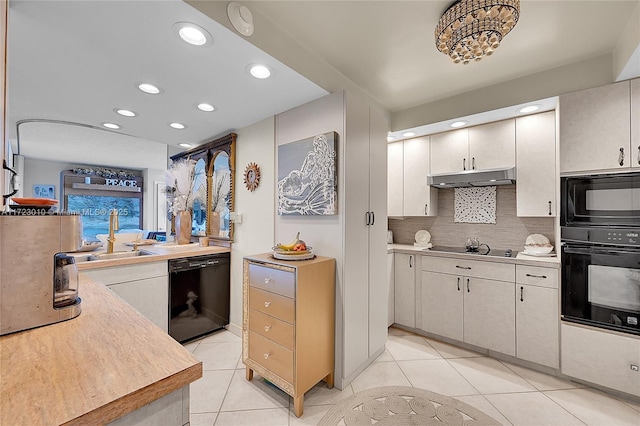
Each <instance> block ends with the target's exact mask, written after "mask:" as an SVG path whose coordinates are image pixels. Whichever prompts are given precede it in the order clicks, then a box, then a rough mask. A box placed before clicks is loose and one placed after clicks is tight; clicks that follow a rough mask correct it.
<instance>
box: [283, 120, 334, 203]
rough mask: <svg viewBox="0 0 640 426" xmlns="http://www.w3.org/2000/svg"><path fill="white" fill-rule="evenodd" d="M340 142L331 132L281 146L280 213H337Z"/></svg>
mask: <svg viewBox="0 0 640 426" xmlns="http://www.w3.org/2000/svg"><path fill="white" fill-rule="evenodd" d="M337 144H338V134H337V133H336V132H328V133H323V134H321V135H317V136H314V137H311V138H307V139H303V140H299V141H295V142H291V143H288V144H284V145H280V146H278V189H277V191H278V214H280V215H334V214H337V213H338V206H337V185H338V181H337V179H336V152H337Z"/></svg>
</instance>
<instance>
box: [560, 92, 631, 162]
mask: <svg viewBox="0 0 640 426" xmlns="http://www.w3.org/2000/svg"><path fill="white" fill-rule="evenodd" d="M559 109H560V112H559V113H560V173H566V174H568V173H574V172H580V173H583V172H590V171H599V170H613V171H618V170H621V169H625V168H626V169H628V168H629V165H630V158H632V157H633V155H632V154H631V153H630V152H629V147H630V146H631V142H630V132H629V129H630V127H631V122H630V121H631V103H630V102H629V82H628V81H622V82H620V83H615V84H609V85H607V86H602V87H595V88H593V89H588V90H581V91H579V92H574V93H568V94H566V95H562V96H560V101H559ZM621 150H623V152H624V161H622V165H621V164H620V161H621Z"/></svg>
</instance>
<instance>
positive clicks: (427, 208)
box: [424, 154, 640, 216]
mask: <svg viewBox="0 0 640 426" xmlns="http://www.w3.org/2000/svg"><path fill="white" fill-rule="evenodd" d="M638 158H640V154H638ZM639 162H640V161H639ZM428 214H429V205H428V204H425V205H424V215H425V216H427V215H428Z"/></svg>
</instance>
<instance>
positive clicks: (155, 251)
mask: <svg viewBox="0 0 640 426" xmlns="http://www.w3.org/2000/svg"><path fill="white" fill-rule="evenodd" d="M138 250H139V251H141V252H146V253H148V254H145V255H144V256H134V257H123V258H114V259H104V260H92V261H89V262H83V261H82V258H85V257H87V256H92V255H101V254H103V253H106V250H104V249H102V250H96V251H92V252H84V253H69V254H71V255H73V256H75V257H76V265H77V267H78V271H83V270H86V269H97V268H106V267H110V266H121V265H134V264H137V263H145V262H157V261H159V260H168V259H177V258H180V257H191V256H203V255H207V254H215V253H231V249H230V248H229V247H222V246H208V247H199V246H198V243H195V244H184V245H174V244H168V245H164V244H156V245H150V246H139V247H138Z"/></svg>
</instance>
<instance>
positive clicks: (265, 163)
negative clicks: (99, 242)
mask: <svg viewBox="0 0 640 426" xmlns="http://www.w3.org/2000/svg"><path fill="white" fill-rule="evenodd" d="M274 122H275V120H274V117H270V118H268V119H265V120H263V121H260V122H258V123H255V124H253V125H251V126H248V127H245V128H243V129H240V130H238V131H236V132H235V133H236V134H237V135H238V137H237V140H236V172H235V179H236V182H235V194H234V197H235V198H234V204H235V206H234V207H235V211H236V212H237V213H240V214H242V223H239V224H238V223H236V224H235V225H234V231H233V232H234V238H233V239H234V241H233V244H232V246H231V307H230V308H231V311H230V318H229V322H230V323H231V325H230V330H231V331H233V332H234V333H236V334H238V335H239V334H240V333H241V330H242V258H243V257H244V256H248V255H253V254H258V253H265V252H268V251H271V247H272V246H273V244H274V210H273V204H274V200H275V196H274V190H275V183H274V182H275V159H274V131H275V129H274V126H275V124H274ZM249 163H256V164H257V165H258V166H259V167H260V175H261V176H260V185H259V186H258V187H257V188H256V189H255V191H253V192H250V191H249V190H247V188H246V187H245V185H244V181H243V176H244V169H245V168H246V167H247V164H249Z"/></svg>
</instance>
